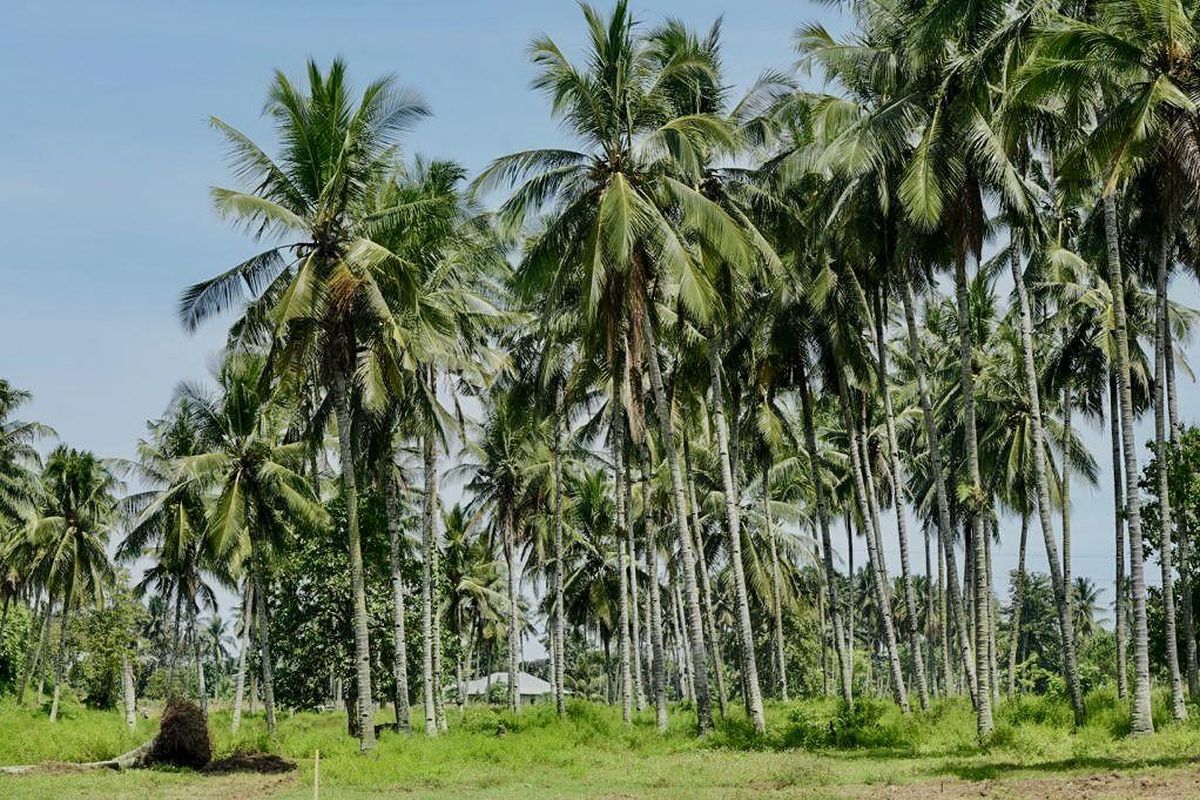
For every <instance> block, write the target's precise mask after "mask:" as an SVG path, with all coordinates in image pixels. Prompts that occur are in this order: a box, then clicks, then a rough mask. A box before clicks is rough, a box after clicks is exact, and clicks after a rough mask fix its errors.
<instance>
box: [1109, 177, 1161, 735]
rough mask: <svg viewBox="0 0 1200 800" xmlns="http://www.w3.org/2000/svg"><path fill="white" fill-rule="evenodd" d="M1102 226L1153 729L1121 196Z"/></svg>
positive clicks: (1137, 706) (1136, 690) (1143, 687)
mask: <svg viewBox="0 0 1200 800" xmlns="http://www.w3.org/2000/svg"><path fill="white" fill-rule="evenodd" d="M1103 203H1104V232H1105V240H1106V243H1107V251H1108V271H1109V279H1108V285H1109V288H1110V290H1111V292H1112V301H1113V318H1114V323H1115V324H1114V327H1115V330H1114V331H1113V335H1114V336H1115V337H1116V340H1117V380H1118V389H1119V392H1118V399H1119V400H1120V403H1119V408H1120V417H1121V449H1122V455H1123V459H1122V460H1123V462H1124V463H1123V466H1124V468H1125V519H1126V523H1127V525H1128V533H1129V577H1130V582H1131V584H1132V587H1131V588H1132V594H1133V663H1134V677H1133V732H1134V733H1135V734H1139V735H1140V734H1146V733H1152V732H1153V731H1154V719H1153V717H1152V716H1151V710H1150V638H1149V628H1148V626H1147V620H1146V571H1145V564H1144V559H1143V553H1142V506H1141V498H1140V496H1139V494H1138V492H1139V491H1140V490H1139V488H1138V466H1137V447H1136V444H1135V442H1134V438H1133V416H1134V411H1133V383H1132V379H1131V376H1130V366H1129V329H1128V321H1127V319H1126V315H1125V278H1124V274H1123V272H1122V269H1121V252H1120V245H1119V243H1118V230H1117V202H1116V198H1115V197H1113V195H1112V193H1109V194H1107V195H1105V196H1104V198H1103Z"/></svg>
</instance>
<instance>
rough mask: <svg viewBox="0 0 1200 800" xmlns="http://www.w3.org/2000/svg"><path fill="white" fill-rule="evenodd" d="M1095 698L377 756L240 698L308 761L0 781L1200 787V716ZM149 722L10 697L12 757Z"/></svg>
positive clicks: (5, 710) (615, 721) (1095, 789)
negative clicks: (1075, 705) (985, 741)
mask: <svg viewBox="0 0 1200 800" xmlns="http://www.w3.org/2000/svg"><path fill="white" fill-rule="evenodd" d="M1089 710H1090V712H1091V713H1090V719H1089V723H1088V724H1087V725H1086V726H1085V727H1084V728H1082V729H1080V730H1079V731H1077V732H1074V733H1072V732H1071V731H1070V711H1069V708H1068V707H1067V705H1066V704H1065V703H1062V702H1058V701H1053V700H1047V699H1037V698H1029V699H1022V700H1017V701H1013V702H1007V703H1002V704H1001V705H1000V707H999V709H998V711H997V723H998V724H997V731H996V737H995V739H994V741H993V742H992V744H991V745H990V746H989V747H987V748H983V749H981V748H979V747H978V746H977V745H976V744H975V741H974V728H973V718H972V715H971V710H970V707H969V705H968V704H966V703H965V702H964V701H946V702H942V703H939V704H938V705H937V706H935V707H934V708H933V709H932V710H931V711H930V712H928V713H927V714H918V715H914V716H913V717H911V718H908V719H904V718H902V717H901V716H900V714H899V712H898V711H896V710H895V709H893V708H892V707H890V706H889V705H887V704H884V703H881V702H878V701H868V702H866V703H863V704H861V705H860V707H859V711H858V712H857V713H856V714H854V715H852V716H846V715H840V714H839V713H838V710H837V706H836V704H834V703H832V702H826V701H822V700H807V701H802V702H797V703H792V704H789V705H779V704H777V705H772V706H770V708H769V721H770V725H769V731H768V735H767V736H766V737H765V738H763V739H755V738H754V737H752V736H751V735H750V734H749V731H748V728H747V727H746V725H745V724H744V723H743V721H742V720H740V719H737V718H735V719H731V720H729V721H726V722H724V723H722V724H721V725H720V726H719V728H718V730H717V731H715V732H714V733H713V734H712V735H711V736H709V737H707V738H706V739H704V740H697V739H696V738H695V737H694V736H693V735H692V734H691V732H690V728H691V718H690V715H689V714H688V712H687V711H686V710H685V709H677V710H675V711H674V712H673V714H672V719H671V732H670V733H668V734H667V735H665V736H660V735H659V734H658V733H656V732H655V730H654V727H653V719H652V715H650V714H645V715H642V716H641V717H639V719H638V720H637V722H636V724H635V725H633V726H632V727H631V728H626V727H625V726H623V725H622V724H621V721H620V716H619V711H617V710H616V709H612V708H608V707H604V706H599V705H594V704H586V703H575V704H572V705H571V707H570V713H569V715H568V718H567V719H566V720H565V721H562V722H560V721H558V720H557V719H556V718H555V717H554V715H553V712H552V709H551V708H549V707H546V706H541V707H535V708H529V709H526V710H524V711H522V713H521V714H520V715H517V716H515V717H514V716H510V715H508V714H507V713H497V712H496V711H494V710H492V709H488V708H472V709H468V712H467V714H466V715H465V717H464V718H462V719H459V717H458V714H457V713H456V712H455V711H453V710H451V711H450V719H451V723H452V729H451V731H450V733H449V734H447V735H445V736H442V737H438V738H435V739H426V738H425V737H424V736H420V735H413V736H405V735H400V734H392V733H384V734H383V735H382V737H381V739H380V741H379V748H378V751H377V752H375V753H372V754H370V755H367V756H360V755H359V754H358V752H357V743H356V741H355V740H353V739H351V738H349V737H348V736H346V735H345V717H344V715H341V714H323V715H318V714H296V715H293V716H286V717H284V718H283V719H282V721H281V725H280V732H279V737H278V739H277V740H276V741H274V742H272V741H270V740H269V739H268V737H267V736H266V731H265V728H264V725H263V721H262V719H261V718H258V717H250V718H249V719H248V720H247V721H246V723H245V725H244V726H243V728H242V731H241V734H240V735H239V736H238V737H237V738H236V739H235V738H233V737H231V736H230V734H229V716H228V713H227V712H224V711H216V712H215V713H214V714H213V715H212V718H211V729H212V733H213V739H214V744H215V747H216V751H217V753H218V755H224V754H228V753H230V752H233V751H235V750H268V751H271V752H275V753H279V754H281V755H283V756H286V757H288V758H290V759H293V760H295V761H297V762H298V764H299V769H298V770H296V771H295V772H292V773H290V774H285V775H253V774H249V775H248V774H238V775H229V776H207V775H201V774H197V773H193V772H187V771H173V770H167V769H141V770H130V771H127V772H123V773H117V772H109V771H88V772H78V771H73V770H70V769H69V768H66V767H62V766H56V765H50V766H48V767H47V768H45V769H42V770H39V771H36V772H34V773H31V774H26V775H20V776H0V797H11V798H53V800H61V799H62V798H75V797H82V798H120V797H129V798H139V800H145V799H146V798H152V797H180V798H183V797H188V798H192V797H248V798H256V797H285V798H308V797H312V796H313V772H314V753H315V752H316V751H317V750H320V753H321V761H320V784H321V786H320V789H321V791H320V796H321V797H328V798H341V797H347V798H354V797H368V796H374V795H403V796H408V797H480V798H482V797H489V798H491V797H497V798H505V797H511V798H518V797H520V798H527V797H643V796H651V797H713V798H716V797H757V796H798V797H799V796H802V797H818V798H820V797H871V798H881V797H896V798H910V797H912V798H915V797H924V796H929V795H933V794H937V795H940V796H944V797H966V796H976V797H977V796H980V794H981V793H984V794H988V795H990V796H994V797H1013V798H1018V797H1060V796H1061V797H1064V798H1065V797H1067V796H1088V797H1092V798H1101V797H1133V796H1137V797H1163V798H1172V799H1173V800H1174V799H1176V798H1182V797H1189V796H1200V781H1197V778H1196V777H1195V769H1194V767H1193V766H1192V765H1193V760H1195V759H1197V758H1198V757H1200V722H1196V723H1188V724H1184V725H1164V726H1163V727H1162V728H1161V730H1160V731H1159V732H1158V733H1156V734H1155V735H1154V736H1153V737H1148V738H1141V739H1133V738H1129V737H1127V736H1126V735H1125V730H1126V729H1127V725H1128V721H1127V713H1126V712H1124V711H1123V710H1121V709H1120V708H1119V707H1118V706H1117V704H1116V702H1115V700H1114V699H1113V697H1112V696H1111V695H1109V694H1104V693H1101V694H1097V695H1095V696H1093V697H1092V698H1090V700H1089ZM383 716H384V715H382V714H381V718H382V717H383ZM1158 716H1159V718H1160V720H1161V718H1162V716H1163V715H1162V714H1159V715H1158ZM502 725H503V728H504V732H503V733H500V732H499V730H500V728H501V726H502ZM153 728H154V724H153V722H152V721H150V720H143V721H140V722H139V725H138V730H137V731H135V732H133V733H130V732H127V731H125V729H124V726H123V725H122V722H121V718H120V715H118V714H117V713H115V712H114V713H103V712H95V711H84V710H77V711H74V712H73V716H72V718H70V719H66V720H63V721H60V722H59V723H58V724H57V725H56V726H51V725H50V724H49V723H48V722H47V721H46V720H45V719H44V717H43V715H41V714H38V713H35V712H33V711H31V710H27V709H19V708H16V707H15V706H13V705H12V704H11V702H9V703H0V763H2V764H18V763H21V764H24V763H36V762H43V761H86V760H93V759H100V758H104V757H107V756H111V755H115V754H117V753H120V752H123V751H125V750H128V749H130V748H131V747H133V746H136V744H138V743H140V741H144V740H145V739H146V738H149V736H150V735H151V734H152V731H153ZM1080 787H1083V788H1082V789H1081V788H1080Z"/></svg>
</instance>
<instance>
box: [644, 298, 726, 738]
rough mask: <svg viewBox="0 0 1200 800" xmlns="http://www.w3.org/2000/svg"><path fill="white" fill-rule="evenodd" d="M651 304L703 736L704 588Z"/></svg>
mask: <svg viewBox="0 0 1200 800" xmlns="http://www.w3.org/2000/svg"><path fill="white" fill-rule="evenodd" d="M650 315H651V312H650V308H649V303H646V304H645V307H644V311H643V313H642V315H641V317H642V332H643V334H644V336H645V339H646V362H647V364H648V366H649V367H650V388H651V389H652V390H653V393H654V408H655V411H656V412H658V426H659V433H660V434H661V435H662V441H663V455H664V456H665V458H666V459H667V467H668V469H669V471H670V473H671V495H672V499H673V500H674V508H675V526H676V528H677V529H678V533H679V555H680V561H681V566H682V569H683V591H684V600H685V602H686V606H687V613H686V615H685V616H686V620H685V621H686V623H687V634H688V640H689V644H690V645H691V657H692V664H693V665H694V666H695V670H694V672H695V674H694V675H693V676H692V680H693V682H694V683H695V685H696V729H697V730H698V731H699V733H700V734H701V735H703V734H705V733H707V732H708V731H709V729H711V728H712V698H711V697H710V696H709V691H708V670H707V668H706V666H705V664H706V661H707V659H706V658H705V648H704V619H703V617H702V616H701V614H700V590H699V587H698V586H697V585H696V563H695V554H694V553H693V552H692V542H691V540H692V537H691V534H689V533H688V521H687V500H686V499H685V496H684V489H683V475H682V472H681V470H680V468H679V455H678V453H677V452H676V449H675V433H674V431H673V430H672V426H671V408H670V406H669V405H668V404H667V392H666V389H665V388H664V387H663V379H662V368H661V366H660V364H659V355H658V343H657V340H656V338H655V334H654V322H653V320H652V319H651V316H650Z"/></svg>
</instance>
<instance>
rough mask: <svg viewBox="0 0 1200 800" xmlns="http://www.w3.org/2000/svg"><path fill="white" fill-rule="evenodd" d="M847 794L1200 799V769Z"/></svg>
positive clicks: (954, 799)
mask: <svg viewBox="0 0 1200 800" xmlns="http://www.w3.org/2000/svg"><path fill="white" fill-rule="evenodd" d="M843 796H845V797H847V798H870V800H924V799H925V798H945V800H966V799H967V798H973V799H975V798H981V797H983V798H993V800H1118V798H1119V799H1120V800H1126V799H1127V798H1139V800H1184V799H1185V798H1200V771H1197V770H1195V769H1187V770H1178V771H1170V772H1154V773H1149V772H1147V773H1133V774H1129V773H1125V774H1122V773H1115V772H1114V773H1101V774H1094V775H1062V776H1057V777H1038V778H1005V779H1001V780H987V781H964V780H959V779H957V778H951V779H946V780H936V781H920V782H917V783H909V784H903V785H891V786H884V785H874V786H853V787H846V792H845V794H844V795H843Z"/></svg>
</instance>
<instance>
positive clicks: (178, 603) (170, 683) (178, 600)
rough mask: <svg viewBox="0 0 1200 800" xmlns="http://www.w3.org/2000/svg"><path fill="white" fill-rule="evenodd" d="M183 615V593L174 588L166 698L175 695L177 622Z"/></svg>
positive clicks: (177, 644)
mask: <svg viewBox="0 0 1200 800" xmlns="http://www.w3.org/2000/svg"><path fill="white" fill-rule="evenodd" d="M182 615H183V595H182V593H181V592H180V590H179V589H178V588H176V589H175V621H174V622H173V623H172V624H171V664H170V666H169V667H168V668H167V698H168V699H170V698H172V697H174V696H175V668H176V665H177V664H178V663H179V624H180V617H181V616H182Z"/></svg>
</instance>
